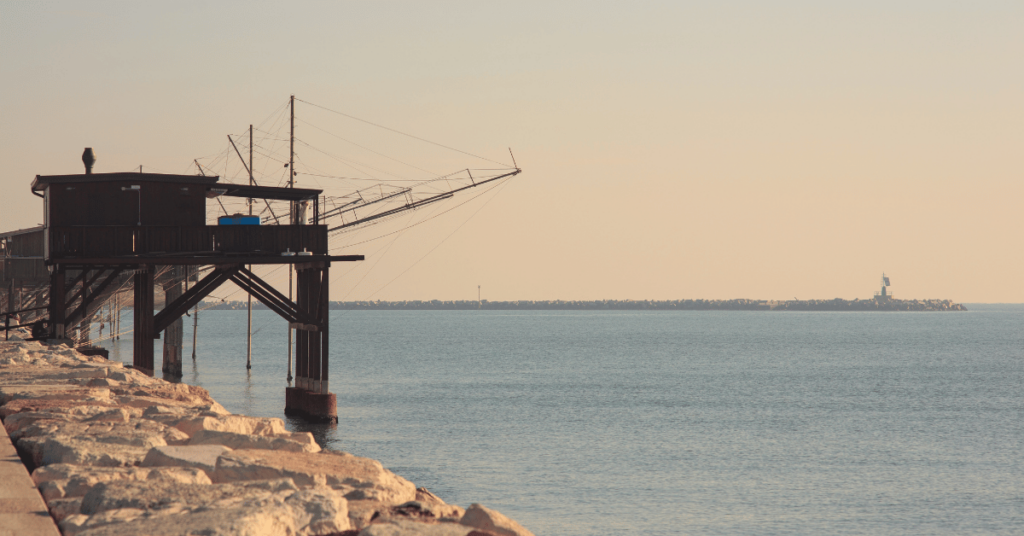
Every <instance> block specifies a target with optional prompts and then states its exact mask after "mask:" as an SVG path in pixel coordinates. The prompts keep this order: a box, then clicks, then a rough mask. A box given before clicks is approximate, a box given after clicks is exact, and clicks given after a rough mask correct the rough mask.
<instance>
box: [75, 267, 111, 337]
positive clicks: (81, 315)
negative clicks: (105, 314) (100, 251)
mask: <svg viewBox="0 0 1024 536" xmlns="http://www.w3.org/2000/svg"><path fill="white" fill-rule="evenodd" d="M104 271H106V270H105V269H103V268H101V269H100V270H99V273H103V272H104ZM123 271H124V270H121V269H120V268H116V267H115V268H113V269H112V271H111V272H110V275H108V276H107V278H106V279H104V280H103V282H102V283H100V285H99V286H98V287H96V290H94V291H92V292H91V293H89V294H87V295H83V296H82V304H81V305H79V306H78V308H77V309H75V311H74V312H73V313H71V314H70V315H68V318H67V321H66V324H67V325H68V326H74V325H75V324H78V323H79V322H81V321H83V320H85V319H86V318H88V317H89V316H90V315H91V313H92V312H95V311H96V309H97V308H98V307H99V306H100V305H101V304H99V303H96V298H97V297H98V296H100V295H102V294H103V292H104V291H105V290H107V287H109V286H110V285H111V284H113V282H114V281H115V280H117V278H118V277H119V276H120V275H121V273H122V272H123ZM97 275H98V274H97ZM69 303H70V302H69ZM90 306H92V307H90ZM90 308H91V309H92V311H90V310H89V309H90Z"/></svg>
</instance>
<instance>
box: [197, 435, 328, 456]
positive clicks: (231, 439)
mask: <svg viewBox="0 0 1024 536" xmlns="http://www.w3.org/2000/svg"><path fill="white" fill-rule="evenodd" d="M295 436H297V437H299V438H301V439H303V441H302V442H299V441H295V440H293V439H292V434H290V433H288V432H285V433H283V434H281V435H279V436H264V435H249V434H236V433H234V432H219V431H216V430H200V431H198V432H196V434H195V435H194V436H192V439H190V440H189V442H188V444H189V445H223V446H225V447H229V448H231V449H263V450H280V451H286V452H320V445H317V444H316V442H315V441H313V435H312V434H310V433H309V432H304V433H301V434H295Z"/></svg>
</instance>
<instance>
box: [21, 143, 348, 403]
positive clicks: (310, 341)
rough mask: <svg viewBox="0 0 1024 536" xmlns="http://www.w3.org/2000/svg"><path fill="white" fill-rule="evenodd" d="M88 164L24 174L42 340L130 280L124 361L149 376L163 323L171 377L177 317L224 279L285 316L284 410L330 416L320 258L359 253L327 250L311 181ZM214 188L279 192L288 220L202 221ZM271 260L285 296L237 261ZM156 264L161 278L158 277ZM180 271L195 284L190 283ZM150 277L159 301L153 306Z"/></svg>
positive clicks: (323, 262)
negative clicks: (308, 212)
mask: <svg viewBox="0 0 1024 536" xmlns="http://www.w3.org/2000/svg"><path fill="white" fill-rule="evenodd" d="M87 152H89V151H87ZM90 153H91V152H90ZM83 160H85V158H83ZM90 168H91V163H90V162H86V173H85V174H83V175H57V176H37V177H36V178H35V180H33V181H32V193H33V194H35V195H37V196H39V197H42V198H43V199H44V207H45V208H44V225H43V229H42V232H43V240H42V242H43V252H42V256H43V260H44V262H45V265H46V267H47V269H48V274H47V275H48V283H49V284H48V287H49V297H50V299H49V319H48V322H47V324H46V327H47V329H48V338H49V339H54V340H64V339H65V336H66V335H65V328H66V327H67V326H71V325H75V324H77V323H80V322H81V321H82V320H83V319H85V318H88V317H89V316H91V315H92V314H93V313H94V312H95V311H96V310H97V309H99V308H100V307H101V305H102V303H103V301H104V299H105V298H106V297H108V296H109V294H110V292H111V291H112V289H114V288H116V283H118V282H119V281H124V280H125V279H126V278H130V279H131V283H132V286H133V287H134V323H135V325H134V340H135V346H134V358H133V364H134V367H135V368H137V369H139V370H142V371H144V372H146V373H147V374H153V357H154V350H153V344H154V340H155V339H159V338H160V333H161V332H164V331H165V330H166V331H167V333H168V334H169V335H171V334H173V335H174V336H175V337H176V339H177V340H176V341H174V343H172V344H170V345H168V344H167V342H166V341H165V347H164V348H165V351H164V356H165V357H164V361H165V366H164V370H165V372H170V373H171V374H174V373H175V372H176V375H177V376H180V375H181V332H182V330H181V323H182V322H181V317H182V315H183V314H185V312H186V311H188V310H189V309H191V308H192V307H195V306H196V305H197V304H198V303H199V302H200V301H201V300H202V299H203V298H204V297H206V296H208V295H209V294H210V293H211V292H213V291H214V290H216V289H217V288H218V287H219V286H220V285H221V284H223V283H225V282H227V281H232V282H234V283H235V284H236V285H238V286H239V287H240V288H242V289H243V290H245V291H246V292H248V293H249V294H250V295H251V296H252V297H254V298H256V299H257V300H259V301H260V302H262V303H263V304H264V305H266V306H267V307H268V308H270V309H271V310H273V311H274V312H276V313H277V314H278V315H280V316H282V317H283V318H285V320H287V321H288V325H289V329H292V330H294V332H295V343H294V344H295V347H294V349H295V385H294V387H288V388H287V391H286V402H285V412H286V413H288V414H294V415H301V416H304V417H306V418H308V419H310V420H314V421H329V422H330V421H334V422H336V421H337V408H336V401H335V395H334V394H331V393H330V390H329V385H330V384H329V380H328V363H329V355H330V354H329V351H328V335H329V312H328V311H329V310H328V304H329V296H330V294H329V280H330V278H329V270H330V266H331V262H337V261H359V260H363V256H362V255H346V256H332V255H330V254H329V252H328V246H327V226H326V225H321V222H320V206H319V195H320V193H321V190H313V189H305V188H277V187H268V186H250V185H241V184H225V183H220V182H219V180H218V177H205V176H190V175H166V174H156V173H96V174H93V173H91V169H90ZM218 196H225V197H241V198H248V199H252V200H267V201H288V202H290V205H291V207H292V210H290V219H291V221H290V222H289V224H288V225H260V224H259V221H258V220H257V221H256V224H255V225H253V224H244V225H238V224H231V225H207V222H206V202H207V200H208V199H211V198H216V197H218ZM299 204H303V205H305V206H309V205H311V207H312V218H311V219H310V218H307V217H305V216H303V215H302V212H303V211H300V210H296V206H297V205H299ZM287 217H288V216H286V218H287ZM227 223H238V222H237V221H229V222H227ZM250 223H251V222H250ZM282 264H290V265H292V267H293V268H294V269H295V271H296V275H297V277H296V293H295V299H294V301H293V300H292V299H291V298H290V297H289V296H286V295H285V293H283V292H281V291H279V290H277V289H275V288H274V287H273V286H272V285H271V284H270V283H268V282H266V281H264V280H263V279H262V278H260V277H259V276H257V275H256V274H255V273H253V271H251V270H250V269H249V268H247V266H251V265H282ZM203 267H206V268H207V269H208V273H206V275H205V276H203V277H201V278H200V277H198V276H197V275H195V274H197V273H199V271H200V269H201V268H203ZM158 272H159V273H162V274H170V275H169V276H165V277H162V278H160V280H158V279H157V278H156V274H157V273H158ZM189 280H191V281H194V282H195V283H194V284H193V285H192V286H191V287H189V286H188V283H187V281H189ZM158 281H159V282H161V283H162V286H163V287H164V291H165V292H166V305H165V307H164V308H163V310H161V311H159V312H154V302H155V298H154V293H155V284H156V283H157V282H158ZM183 284H184V285H185V287H186V288H185V289H183V288H182V285H183ZM175 325H177V330H176V333H173V332H175V329H174V326H175ZM166 338H170V337H166ZM175 347H176V349H175ZM168 365H170V367H168ZM175 367H176V371H175V370H174V368H175ZM169 368H170V370H169Z"/></svg>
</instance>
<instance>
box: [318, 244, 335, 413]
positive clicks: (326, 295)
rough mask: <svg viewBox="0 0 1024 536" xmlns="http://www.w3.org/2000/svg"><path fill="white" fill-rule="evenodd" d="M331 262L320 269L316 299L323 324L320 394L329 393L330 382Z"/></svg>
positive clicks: (321, 333) (319, 317)
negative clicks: (318, 292) (318, 294)
mask: <svg viewBox="0 0 1024 536" xmlns="http://www.w3.org/2000/svg"><path fill="white" fill-rule="evenodd" d="M330 266H331V263H330V262H328V263H327V265H326V266H324V268H323V269H322V270H320V296H319V297H318V299H317V306H318V307H317V312H316V315H317V320H319V321H320V322H321V324H322V325H323V329H322V330H321V331H320V356H321V358H320V394H324V395H326V394H328V393H330V383H329V382H328V378H327V371H328V366H327V365H328V362H329V361H330V359H329V357H330V354H329V353H327V351H328V346H327V345H328V339H329V337H328V335H330V333H328V331H329V328H330V314H331V308H330V303H331V289H330V283H331V278H330V272H329V268H330Z"/></svg>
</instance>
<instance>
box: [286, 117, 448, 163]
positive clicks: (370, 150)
mask: <svg viewBox="0 0 1024 536" xmlns="http://www.w3.org/2000/svg"><path fill="white" fill-rule="evenodd" d="M299 121H301V122H303V123H305V124H307V125H309V126H311V127H313V128H315V129H317V130H319V131H320V132H323V133H324V134H327V135H328V136H333V137H335V138H338V139H339V140H341V141H343V142H345V143H350V144H352V145H355V146H356V147H359V148H360V149H363V150H365V151H369V152H371V153H373V154H375V155H377V156H382V157H384V158H387V159H388V160H393V161H395V162H398V163H399V164H402V165H404V166H409V167H411V168H413V169H415V170H417V171H422V172H424V173H427V174H430V175H437V173H435V172H433V171H428V170H426V169H423V168H421V167H417V166H414V165H412V164H410V163H408V162H404V161H402V160H399V159H397V158H395V157H392V156H388V155H386V154H384V153H379V152H377V151H374V150H373V149H370V148H369V147H364V146H362V145H359V144H358V143H356V142H354V141H352V140H348V139H345V138H342V137H341V136H339V135H337V134H334V133H332V132H328V131H327V130H324V129H322V128H320V127H318V126H316V125H314V124H312V123H310V122H308V121H304V120H302V119H299Z"/></svg>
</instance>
